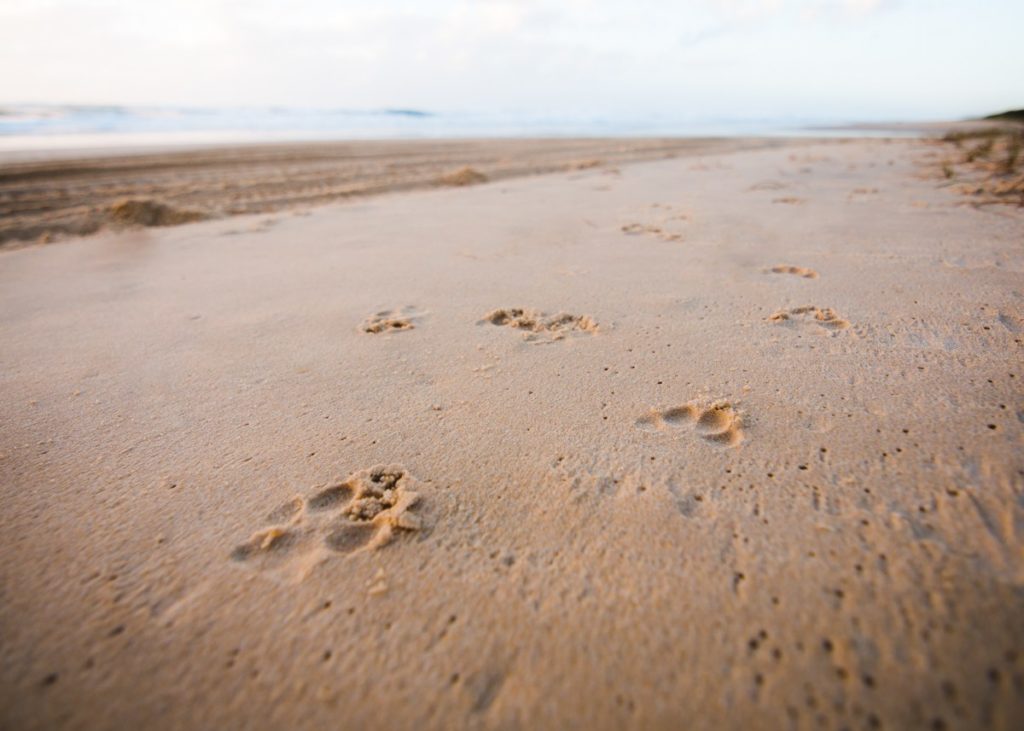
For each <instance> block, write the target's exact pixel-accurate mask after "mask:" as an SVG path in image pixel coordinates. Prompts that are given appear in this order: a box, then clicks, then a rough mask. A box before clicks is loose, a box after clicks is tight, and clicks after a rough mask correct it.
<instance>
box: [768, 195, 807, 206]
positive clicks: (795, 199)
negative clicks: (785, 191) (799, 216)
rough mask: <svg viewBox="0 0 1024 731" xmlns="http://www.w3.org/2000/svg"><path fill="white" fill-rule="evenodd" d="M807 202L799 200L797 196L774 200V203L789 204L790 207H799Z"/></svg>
mask: <svg viewBox="0 0 1024 731" xmlns="http://www.w3.org/2000/svg"><path fill="white" fill-rule="evenodd" d="M806 202H807V201H806V200H805V199H803V198H798V197H796V196H795V195H787V196H783V197H782V198H773V199H772V203H788V204H789V205H792V206H798V205H801V204H802V203H806Z"/></svg>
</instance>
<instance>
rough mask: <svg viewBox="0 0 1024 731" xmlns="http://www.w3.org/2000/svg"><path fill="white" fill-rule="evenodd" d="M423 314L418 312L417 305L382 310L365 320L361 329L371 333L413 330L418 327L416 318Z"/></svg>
mask: <svg viewBox="0 0 1024 731" xmlns="http://www.w3.org/2000/svg"><path fill="white" fill-rule="evenodd" d="M422 314H423V313H421V312H417V311H416V308H415V307H403V308H402V309H400V310H382V311H380V312H377V313H375V314H373V315H370V316H369V317H367V318H366V319H365V320H363V322H362V324H361V325H360V326H359V330H360V332H364V333H368V334H370V335H380V334H381V333H389V332H400V331H402V330H412V329H413V328H414V327H416V324H415V322H416V320H417V319H418V318H419V316H420V315H422Z"/></svg>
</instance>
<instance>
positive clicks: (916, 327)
mask: <svg viewBox="0 0 1024 731" xmlns="http://www.w3.org/2000/svg"><path fill="white" fill-rule="evenodd" d="M752 147H753V148H756V149H736V148H731V149H730V150H720V149H715V148H708V149H706V150H704V151H703V153H701V150H700V149H691V150H690V152H689V153H688V154H687V155H686V156H681V157H677V158H674V159H663V160H656V161H649V162H639V163H631V164H621V165H617V169H616V171H615V172H612V171H611V170H609V169H607V166H597V167H586V168H584V169H579V170H575V171H570V172H558V173H552V174H548V175H541V176H533V177H519V178H507V179H500V176H495V175H494V174H493V170H484V169H483V168H478V169H481V171H482V174H484V175H486V176H487V177H489V178H490V182H484V183H479V184H475V185H471V186H467V187H425V188H423V189H419V190H413V191H406V192H393V193H388V194H385V195H379V196H375V197H360V198H358V199H355V200H350V201H348V202H342V203H333V204H330V205H325V206H321V207H316V208H311V209H309V210H305V211H302V212H301V213H300V212H294V211H291V212H281V213H278V214H275V215H258V216H236V217H231V218H216V219H214V220H208V221H203V222H198V223H191V224H188V225H182V226H175V227H169V228H164V227H153V228H142V229H131V230H124V231H117V230H110V231H106V232H102V233H99V234H97V235H95V236H91V237H86V238H81V239H68V240H66V241H62V242H58V243H54V244H50V245H46V246H31V247H23V248H17V249H12V250H6V251H3V252H0V343H2V348H0V384H2V385H0V424H2V429H0V485H2V490H3V492H2V494H3V508H4V515H3V526H4V529H3V531H2V532H0V638H2V639H0V726H2V727H3V728H11V729H15V728H17V729H43V728H61V729H122V728H142V727H145V728H154V729H185V728H188V729H199V728H204V729H215V728H216V729H240V728H267V729H270V728H274V729H282V728H394V729H449V728H471V729H472V728H478V729H511V728H524V729H569V728H587V729H613V728H643V729H660V728H665V729H679V728H686V729H723V728H735V729H761V728H765V729H768V728H832V729H840V728H850V729H859V728H883V729H884V728H888V729H912V728H924V729H943V728H945V729H973V728H1005V729H1011V728H1020V727H1021V725H1022V724H1024V659H1022V657H1021V652H1022V651H1024V647H1022V641H1024V593H1022V587H1024V541H1022V531H1024V504H1022V488H1024V451H1022V443H1024V399H1022V388H1021V383H1022V380H1024V368H1022V366H1021V339H1022V337H1024V295H1022V292H1024V250H1022V247H1021V244H1022V234H1024V215H1022V212H1021V210H1020V209H1017V208H1014V207H1005V206H1004V207H983V208H976V207H973V206H970V205H965V204H964V203H965V199H964V197H963V196H962V195H960V194H959V193H958V192H957V191H956V190H954V189H952V188H951V187H950V186H948V185H946V184H945V183H944V182H943V180H942V176H941V174H937V171H936V165H935V162H936V161H935V160H933V158H935V156H936V150H935V149H934V147H933V146H932V143H928V142H923V141H915V140H903V141H894V142H887V141H881V140H877V141H875V140H868V141H833V142H829V143H823V142H810V141H808V142H789V143H785V144H783V143H777V144H774V145H772V146H765V145H763V144H761V145H760V146H759V147H758V146H756V145H754V146H752ZM698 153H701V154H698ZM469 164H470V163H468V162H466V161H465V160H447V161H444V164H443V165H439V167H444V168H450V169H451V170H458V169H459V168H461V167H464V166H467V165H469ZM474 167H478V166H476V165H474ZM190 170H191V169H190ZM189 174H192V173H191V172H190V173H189ZM495 177H499V179H498V180H495V179H494V178H495Z"/></svg>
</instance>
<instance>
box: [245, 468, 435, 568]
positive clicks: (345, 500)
mask: <svg viewBox="0 0 1024 731" xmlns="http://www.w3.org/2000/svg"><path fill="white" fill-rule="evenodd" d="M414 487H415V480H414V479H413V478H412V477H411V476H410V475H409V473H408V472H407V471H406V470H405V469H404V468H403V467H402V466H401V465H378V466H376V467H371V468H370V469H366V470H361V471H359V472H355V473H353V474H352V475H349V477H348V478H346V479H345V480H343V481H341V482H337V483H334V484H332V485H329V486H327V487H324V488H321V489H318V490H316V491H315V492H313V493H312V494H311V495H308V496H305V497H302V496H296V497H294V498H292V499H291V500H289V501H288V502H286V503H284V504H282V505H279V506H278V507H276V508H274V509H273V510H272V511H271V512H270V513H269V514H268V515H267V517H266V521H265V525H264V527H262V528H260V529H259V530H257V531H256V532H255V533H253V534H252V535H251V536H250V537H249V539H248V540H246V541H245V542H244V543H242V544H240V545H238V546H236V547H235V549H234V550H233V551H232V552H231V558H232V560H234V561H237V562H239V563H242V564H245V565H247V566H249V567H252V568H256V569H258V570H261V571H266V572H269V573H271V574H279V575H281V574H283V575H290V576H291V577H293V578H299V579H301V578H303V577H304V576H305V575H306V574H307V573H308V572H309V571H311V570H312V569H313V568H314V567H315V566H317V565H319V564H320V563H322V562H324V561H325V560H328V559H329V558H331V557H332V556H338V555H348V554H353V553H356V552H358V551H369V550H375V549H378V548H381V547H383V546H385V545H387V544H388V543H389V542H391V541H392V540H393V539H394V538H395V537H396V535H398V534H399V533H401V532H403V531H414V530H418V529H419V528H420V526H421V521H420V518H419V516H418V515H416V514H415V513H414V512H413V508H414V506H415V505H416V503H417V502H418V500H419V494H418V493H417V492H415V491H414V490H413V488H414Z"/></svg>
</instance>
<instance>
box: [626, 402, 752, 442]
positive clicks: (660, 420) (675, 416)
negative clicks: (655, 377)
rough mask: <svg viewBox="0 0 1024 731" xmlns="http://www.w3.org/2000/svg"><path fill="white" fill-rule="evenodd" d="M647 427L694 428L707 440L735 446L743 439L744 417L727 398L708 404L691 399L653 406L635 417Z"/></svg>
mask: <svg viewBox="0 0 1024 731" xmlns="http://www.w3.org/2000/svg"><path fill="white" fill-rule="evenodd" d="M636 427H637V428H638V429H641V430H644V431H671V430H678V429H692V430H693V431H694V432H696V434H697V435H698V436H699V437H700V438H701V439H704V440H705V441H707V442H711V443H714V444H719V445H721V446H725V447H735V446H736V445H738V444H739V443H740V442H742V441H743V436H744V435H743V419H742V418H741V417H740V415H739V414H738V413H737V412H736V409H734V408H733V406H732V405H731V404H730V403H728V402H726V401H716V402H715V403H713V404H711V405H710V406H708V407H706V408H701V407H700V406H698V405H697V404H694V403H689V404H683V405H682V406H673V407H671V408H668V409H664V410H662V411H659V410H653V411H651V412H650V413H647V414H644V415H643V416H641V417H640V418H639V419H637V420H636Z"/></svg>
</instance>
